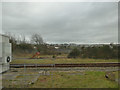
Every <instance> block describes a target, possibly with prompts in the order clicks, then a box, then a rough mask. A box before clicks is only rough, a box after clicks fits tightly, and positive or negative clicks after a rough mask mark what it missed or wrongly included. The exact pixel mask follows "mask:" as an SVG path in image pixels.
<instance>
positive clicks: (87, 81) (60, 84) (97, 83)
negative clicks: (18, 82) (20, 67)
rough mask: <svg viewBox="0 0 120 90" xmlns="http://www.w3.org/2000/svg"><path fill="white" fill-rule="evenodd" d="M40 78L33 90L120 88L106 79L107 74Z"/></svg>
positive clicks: (89, 73)
mask: <svg viewBox="0 0 120 90" xmlns="http://www.w3.org/2000/svg"><path fill="white" fill-rule="evenodd" d="M51 73H52V74H53V76H52V77H51V76H40V77H39V78H38V80H37V81H36V82H35V83H34V84H33V85H30V87H31V88H118V83H117V82H115V81H114V80H109V79H106V78H105V72H101V71H92V72H91V71H86V72H51ZM116 74H117V72H116Z"/></svg>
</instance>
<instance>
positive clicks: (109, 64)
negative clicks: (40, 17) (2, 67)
mask: <svg viewBox="0 0 120 90" xmlns="http://www.w3.org/2000/svg"><path fill="white" fill-rule="evenodd" d="M119 66H120V63H81V64H10V68H24V67H25V68H37V67H61V68H62V67H119Z"/></svg>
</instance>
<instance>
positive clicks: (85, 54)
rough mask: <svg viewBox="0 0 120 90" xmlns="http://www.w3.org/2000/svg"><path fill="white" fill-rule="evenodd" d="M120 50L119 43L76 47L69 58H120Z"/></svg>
mask: <svg viewBox="0 0 120 90" xmlns="http://www.w3.org/2000/svg"><path fill="white" fill-rule="evenodd" d="M118 50H120V48H119V46H118V44H110V45H103V46H99V45H98V46H93V47H89V46H88V47H81V48H80V49H78V48H74V49H73V50H72V51H71V52H70V53H69V55H68V58H78V57H80V58H93V59H118V56H120V53H119V52H118Z"/></svg>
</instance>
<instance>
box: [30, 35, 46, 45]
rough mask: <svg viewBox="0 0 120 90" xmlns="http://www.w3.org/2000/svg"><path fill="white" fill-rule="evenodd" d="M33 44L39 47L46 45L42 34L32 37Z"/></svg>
mask: <svg viewBox="0 0 120 90" xmlns="http://www.w3.org/2000/svg"><path fill="white" fill-rule="evenodd" d="M31 42H32V43H34V44H37V45H40V44H44V42H43V39H42V37H41V35H40V34H33V35H32V37H31Z"/></svg>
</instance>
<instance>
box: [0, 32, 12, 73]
mask: <svg viewBox="0 0 120 90" xmlns="http://www.w3.org/2000/svg"><path fill="white" fill-rule="evenodd" d="M11 55H12V53H11V43H9V37H7V36H5V35H1V34H0V73H2V72H5V71H7V70H9V64H10V62H11V60H12V57H11ZM1 67H2V68H1Z"/></svg>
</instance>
